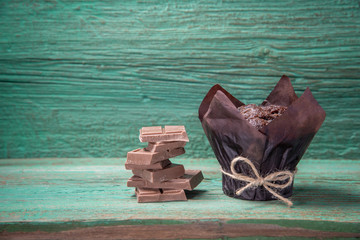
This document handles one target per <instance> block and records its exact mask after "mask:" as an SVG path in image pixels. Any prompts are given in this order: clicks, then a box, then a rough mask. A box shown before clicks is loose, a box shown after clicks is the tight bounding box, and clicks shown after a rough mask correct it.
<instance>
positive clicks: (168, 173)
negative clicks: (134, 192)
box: [132, 163, 185, 183]
mask: <svg viewBox="0 0 360 240" xmlns="http://www.w3.org/2000/svg"><path fill="white" fill-rule="evenodd" d="M132 172H133V173H134V174H135V175H136V176H139V177H141V178H143V179H145V180H147V181H149V182H152V183H154V182H164V181H168V180H170V179H174V178H178V177H181V176H183V175H184V174H185V169H184V166H183V165H181V164H174V163H173V164H171V165H170V166H168V167H166V168H164V169H161V170H150V169H149V170H140V169H134V170H132Z"/></svg>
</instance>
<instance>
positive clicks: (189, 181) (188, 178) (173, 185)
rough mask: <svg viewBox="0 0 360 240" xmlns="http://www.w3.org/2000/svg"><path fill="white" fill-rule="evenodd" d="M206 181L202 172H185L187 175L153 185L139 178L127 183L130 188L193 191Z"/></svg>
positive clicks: (130, 179) (131, 179)
mask: <svg viewBox="0 0 360 240" xmlns="http://www.w3.org/2000/svg"><path fill="white" fill-rule="evenodd" d="M203 179H204V177H203V175H202V172H201V171H200V170H185V175H184V176H182V177H179V178H175V179H171V180H169V181H165V182H156V183H152V182H149V181H146V180H144V179H142V178H141V177H138V176H135V175H134V176H132V177H131V178H129V180H128V181H127V186H128V187H138V188H162V189H185V190H193V189H194V188H195V187H196V186H197V185H199V184H200V182H201V181H202V180H203Z"/></svg>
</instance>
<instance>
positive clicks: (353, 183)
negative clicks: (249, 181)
mask: <svg viewBox="0 0 360 240" xmlns="http://www.w3.org/2000/svg"><path fill="white" fill-rule="evenodd" d="M124 162H125V159H91V158H82V159H77V158H73V159H69V158H64V159H9V160H6V159H5V160H0V180H1V185H0V194H1V195H0V205H1V211H0V221H1V224H0V226H1V228H0V229H1V232H0V238H2V239H43V238H44V239H47V238H64V237H69V238H87V237H95V236H98V237H100V238H102V237H108V238H113V239H121V238H129V239H136V238H138V239H147V238H150V239H153V238H166V239H168V238H169V239H171V238H220V237H250V236H251V237H255V236H257V237H260V236H263V237H265V236H267V237H274V238H279V237H284V238H287V237H290V236H293V237H325V238H326V237H344V238H345V237H353V238H355V237H360V224H359V221H360V204H359V203H360V181H359V175H360V161H349V160H328V161H326V160H312V159H303V160H302V161H301V162H300V164H299V171H298V173H297V175H296V178H295V188H294V195H293V197H291V199H292V200H293V202H294V206H293V207H292V208H289V207H287V206H286V205H284V204H283V203H281V202H279V201H267V202H252V201H244V200H238V199H233V198H229V197H227V196H225V195H224V194H223V193H222V189H221V174H220V171H219V166H218V163H217V161H216V159H214V158H209V159H193V160H189V159H186V158H179V159H177V161H176V162H177V163H182V164H184V166H185V168H186V169H201V170H202V171H203V173H204V176H205V179H204V181H203V182H202V183H201V184H200V185H199V186H198V187H197V188H196V190H194V191H192V192H187V197H188V201H184V202H166V203H142V204H140V203H137V201H136V197H135V195H134V189H133V188H128V187H126V181H127V179H128V178H129V177H130V176H131V172H130V171H126V170H125V169H124ZM174 162H175V159H174ZM151 229H153V230H151ZM154 229H156V231H155V230H154ZM150 230H151V231H150ZM152 231H154V232H152ZM24 232H25V233H24ZM90 233H91V234H90Z"/></svg>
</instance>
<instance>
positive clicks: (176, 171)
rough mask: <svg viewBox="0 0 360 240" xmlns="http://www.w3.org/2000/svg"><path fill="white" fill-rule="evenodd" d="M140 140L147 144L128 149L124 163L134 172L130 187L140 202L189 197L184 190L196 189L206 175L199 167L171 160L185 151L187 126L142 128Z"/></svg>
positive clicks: (128, 183)
mask: <svg viewBox="0 0 360 240" xmlns="http://www.w3.org/2000/svg"><path fill="white" fill-rule="evenodd" d="M139 139H140V142H148V146H147V147H146V148H142V149H140V148H139V149H136V150H133V151H130V152H128V153H127V160H126V163H125V168H126V169H128V170H132V172H133V174H134V176H132V177H131V178H130V179H129V180H128V182H127V186H128V187H135V194H136V197H137V200H138V202H164V201H183V200H187V198H186V195H185V191H184V190H193V189H194V188H195V187H196V186H197V185H199V183H200V182H201V181H202V180H203V179H204V177H203V175H202V173H201V171H200V170H185V169H184V166H183V165H181V164H175V163H172V162H171V161H170V159H169V158H173V157H176V156H179V155H182V154H184V153H185V149H184V147H185V145H186V143H187V142H188V141H189V138H188V136H187V134H186V131H185V127H184V126H165V127H164V128H162V127H161V126H157V127H143V128H141V129H140V137H139Z"/></svg>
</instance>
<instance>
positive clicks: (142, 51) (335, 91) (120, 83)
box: [0, 0, 360, 159]
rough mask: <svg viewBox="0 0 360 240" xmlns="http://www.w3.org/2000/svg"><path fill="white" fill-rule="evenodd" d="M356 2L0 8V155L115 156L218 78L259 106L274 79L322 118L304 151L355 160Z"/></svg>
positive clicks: (185, 108)
mask: <svg viewBox="0 0 360 240" xmlns="http://www.w3.org/2000/svg"><path fill="white" fill-rule="evenodd" d="M359 5H360V4H359V2H358V1H332V0H329V1H295V0H291V1H280V2H279V1H168V2H167V1H96V2H95V1H94V2H88V3H87V2H80V3H79V2H72V1H57V0H52V1H1V3H0V111H1V114H0V158H32V157H124V156H125V155H126V152H127V151H129V150H132V149H134V148H137V147H141V146H144V144H140V143H139V141H138V129H139V128H140V127H142V126H147V125H164V124H184V125H185V126H186V128H187V130H188V133H189V138H190V143H189V145H188V146H187V154H186V155H185V156H186V157H188V158H191V157H194V158H195V157H212V156H213V153H212V151H211V150H210V146H209V144H208V142H207V140H206V138H205V135H204V134H203V130H202V128H201V125H200V123H199V121H198V118H197V109H198V106H199V104H200V102H201V100H202V98H203V97H204V95H205V94H206V92H207V91H208V90H209V88H210V87H211V86H212V85H213V84H216V83H220V84H221V85H222V86H223V87H224V88H226V89H227V90H228V91H230V92H231V93H232V94H233V95H235V96H236V97H238V98H239V99H240V100H242V101H244V102H245V103H260V102H261V101H262V100H263V99H264V98H265V97H266V96H267V94H268V93H269V92H270V91H271V89H272V87H273V86H274V85H275V84H276V82H277V81H278V80H279V79H280V77H281V75H282V74H286V75H288V76H290V77H291V79H292V82H293V85H294V87H295V90H296V92H297V93H298V94H301V93H302V92H303V91H304V90H305V88H306V87H307V86H309V87H310V89H311V90H312V91H313V94H314V95H315V97H316V99H317V100H318V101H319V103H320V104H321V105H322V106H323V108H324V109H325V111H326V112H327V118H326V120H325V122H324V125H323V127H322V128H321V129H320V131H319V133H318V135H317V136H316V137H315V138H314V140H313V142H312V145H311V146H310V148H309V149H308V152H307V153H306V155H305V156H304V157H305V158H306V157H307V158H318V159H355V158H358V149H359V142H360V131H359V129H360V123H359V121H358V119H359V118H360V111H359V110H360V107H359V106H360V98H359V95H360V94H359V93H360V79H359V67H360V44H359V42H360V28H359V26H360V7H359Z"/></svg>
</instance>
